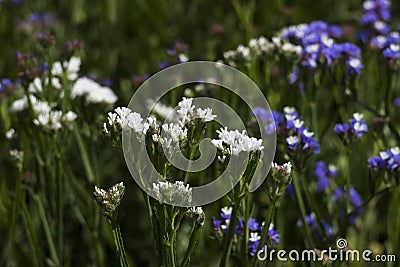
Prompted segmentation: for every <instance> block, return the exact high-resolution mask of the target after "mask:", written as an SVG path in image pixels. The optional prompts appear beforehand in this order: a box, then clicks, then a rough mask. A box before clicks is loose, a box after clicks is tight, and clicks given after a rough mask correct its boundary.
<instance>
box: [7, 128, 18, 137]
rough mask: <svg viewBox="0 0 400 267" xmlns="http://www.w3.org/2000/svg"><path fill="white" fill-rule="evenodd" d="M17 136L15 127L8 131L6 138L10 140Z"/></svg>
mask: <svg viewBox="0 0 400 267" xmlns="http://www.w3.org/2000/svg"><path fill="white" fill-rule="evenodd" d="M16 136H17V133H16V132H15V129H14V128H11V129H10V130H8V131H7V132H6V138H7V139H8V140H11V139H13V138H15V137H16Z"/></svg>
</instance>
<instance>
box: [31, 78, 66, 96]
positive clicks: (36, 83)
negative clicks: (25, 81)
mask: <svg viewBox="0 0 400 267" xmlns="http://www.w3.org/2000/svg"><path fill="white" fill-rule="evenodd" d="M48 84H49V78H47V77H46V78H45V79H44V81H42V80H41V79H40V78H38V77H36V78H35V79H34V80H33V82H31V83H30V84H29V86H28V90H29V92H31V93H40V92H42V91H43V86H48ZM51 85H52V86H53V88H56V89H61V88H62V85H61V83H60V80H59V79H58V78H57V77H52V78H51Z"/></svg>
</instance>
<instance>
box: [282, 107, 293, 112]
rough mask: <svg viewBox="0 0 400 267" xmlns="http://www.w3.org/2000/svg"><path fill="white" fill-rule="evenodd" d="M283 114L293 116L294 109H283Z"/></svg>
mask: <svg viewBox="0 0 400 267" xmlns="http://www.w3.org/2000/svg"><path fill="white" fill-rule="evenodd" d="M283 112H284V113H286V114H293V113H296V108H295V107H284V108H283Z"/></svg>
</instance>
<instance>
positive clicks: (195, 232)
mask: <svg viewBox="0 0 400 267" xmlns="http://www.w3.org/2000/svg"><path fill="white" fill-rule="evenodd" d="M203 225H204V223H201V222H198V221H197V220H196V222H195V223H194V225H193V229H192V231H191V232H190V236H189V244H188V248H187V250H186V253H185V256H184V258H183V260H182V263H181V267H187V266H189V263H190V257H191V255H192V254H193V252H194V249H195V247H196V244H197V241H198V239H199V237H200V235H201V231H202V229H203Z"/></svg>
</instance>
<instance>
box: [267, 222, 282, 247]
mask: <svg viewBox="0 0 400 267" xmlns="http://www.w3.org/2000/svg"><path fill="white" fill-rule="evenodd" d="M268 238H269V239H270V240H272V241H273V242H274V243H275V244H278V243H279V240H280V234H279V233H278V231H277V230H275V229H274V226H273V225H272V224H271V226H270V227H269V229H268Z"/></svg>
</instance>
